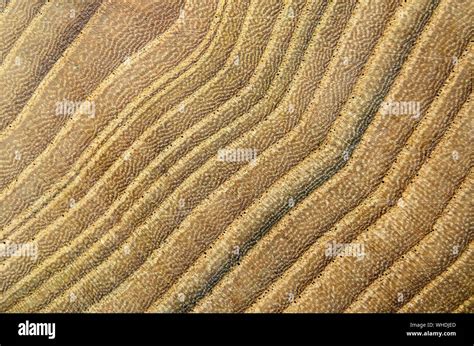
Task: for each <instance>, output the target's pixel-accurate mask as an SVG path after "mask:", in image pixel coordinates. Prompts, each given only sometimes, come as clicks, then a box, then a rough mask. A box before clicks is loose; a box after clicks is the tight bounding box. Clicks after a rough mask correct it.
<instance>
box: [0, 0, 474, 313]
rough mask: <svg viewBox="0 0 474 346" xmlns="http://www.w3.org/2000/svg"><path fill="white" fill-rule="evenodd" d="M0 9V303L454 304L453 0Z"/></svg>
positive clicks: (466, 7)
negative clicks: (12, 248)
mask: <svg viewBox="0 0 474 346" xmlns="http://www.w3.org/2000/svg"><path fill="white" fill-rule="evenodd" d="M0 10H1V13H0V34H1V35H2V37H4V39H2V40H3V41H2V42H1V44H0V57H1V60H0V86H1V89H2V94H1V96H0V227H1V228H0V241H3V242H4V244H3V245H2V244H0V250H1V251H0V293H1V296H0V311H8V312H19V311H21V312H25V311H42V312H50V311H52V312H76V311H81V312H86V311H88V312H119V311H120V312H121V311H134V312H143V311H148V312H191V311H193V312H216V311H217V312H244V311H245V312H397V311H398V312H428V311H429V312H434V311H443V312H473V303H472V297H473V296H474V294H473V293H474V284H473V282H474V280H473V264H474V260H473V244H472V240H473V239H472V237H473V219H472V217H473V206H472V196H473V182H474V181H473V175H472V164H473V155H472V141H473V137H474V129H473V105H472V69H473V62H474V46H473V44H472V42H471V41H472V37H473V29H474V27H473V23H472V20H471V18H472V17H473V16H474V4H473V3H472V2H470V1H462V0H442V1H436V0H408V1H398V0H383V1H371V0H361V1H355V0H354V1H352V0H349V1H342V0H340V1H339V0H336V1H319V0H310V1H300V0H298V1H296V0H294V1H277V0H269V1H256V0H255V1H250V0H249V1H246V0H219V1H218V0H200V1H197V0H183V1H178V0H164V1H152V0H143V1H131V0H118V1H105V0H104V1H95V0H87V1H82V0H73V1H67V2H59V1H31V2H22V1H17V0H12V1H10V2H8V3H6V4H5V6H4V7H0ZM223 152H224V153H227V154H222V153H223ZM229 153H230V154H229ZM12 245H16V246H18V247H21V248H22V249H24V250H25V253H21V252H20V251H18V252H17V253H13V252H11V251H7V249H9V248H11V247H12ZM26 250H31V251H30V252H28V251H26ZM35 250H36V251H35ZM2 251H3V252H2ZM32 253H34V256H33V255H32Z"/></svg>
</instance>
